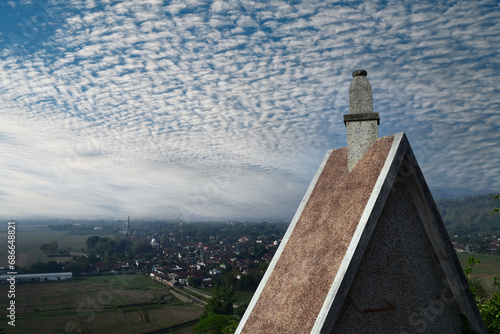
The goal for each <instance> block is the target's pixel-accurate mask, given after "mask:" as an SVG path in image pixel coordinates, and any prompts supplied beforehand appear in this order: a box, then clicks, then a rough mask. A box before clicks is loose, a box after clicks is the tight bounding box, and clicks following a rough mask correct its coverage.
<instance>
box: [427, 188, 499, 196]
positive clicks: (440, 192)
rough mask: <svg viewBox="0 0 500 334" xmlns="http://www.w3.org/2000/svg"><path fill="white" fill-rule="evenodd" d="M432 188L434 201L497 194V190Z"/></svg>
mask: <svg viewBox="0 0 500 334" xmlns="http://www.w3.org/2000/svg"><path fill="white" fill-rule="evenodd" d="M430 188H431V193H432V197H434V199H450V198H462V197H465V196H472V195H481V194H491V193H495V192H496V189H483V190H471V189H468V188H459V187H451V188H447V187H430ZM499 193H500V190H499Z"/></svg>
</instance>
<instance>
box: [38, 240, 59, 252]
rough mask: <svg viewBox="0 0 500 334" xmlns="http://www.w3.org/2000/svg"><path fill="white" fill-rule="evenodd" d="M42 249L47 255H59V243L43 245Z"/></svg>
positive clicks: (53, 242)
mask: <svg viewBox="0 0 500 334" xmlns="http://www.w3.org/2000/svg"><path fill="white" fill-rule="evenodd" d="M40 249H41V250H42V251H43V252H44V253H45V254H47V255H54V254H57V253H58V251H59V246H58V245H57V241H52V242H51V243H49V244H43V245H41V246H40Z"/></svg>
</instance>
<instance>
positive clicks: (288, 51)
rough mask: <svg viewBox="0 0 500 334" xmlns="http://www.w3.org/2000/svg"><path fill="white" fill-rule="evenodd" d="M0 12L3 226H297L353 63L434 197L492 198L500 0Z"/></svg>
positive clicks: (48, 6) (338, 140)
mask: <svg viewBox="0 0 500 334" xmlns="http://www.w3.org/2000/svg"><path fill="white" fill-rule="evenodd" d="M1 9H2V13H4V14H0V15H2V16H4V17H3V18H2V20H3V21H4V22H8V23H9V24H3V25H2V26H0V43H1V44H2V51H1V53H0V72H1V74H0V85H1V89H0V117H1V123H0V147H1V150H2V156H1V158H0V164H1V165H0V166H1V168H2V171H3V172H2V175H0V186H1V190H2V192H1V193H0V212H1V214H2V215H4V216H5V215H9V216H19V215H26V214H31V215H45V216H53V215H56V216H78V217H81V216H96V217H97V216H99V217H109V216H122V215H136V216H142V217H159V218H161V217H163V218H175V217H177V216H178V215H179V214H181V213H182V214H183V216H184V217H187V219H220V218H223V219H226V218H227V219H231V218H236V219H274V218H276V219H289V218H290V217H291V216H292V215H293V213H294V211H295V209H296V207H297V205H298V203H299V201H300V198H301V197H302V195H303V193H304V191H305V189H306V187H307V185H308V183H309V182H310V180H311V179H312V177H313V175H314V172H315V170H316V168H317V166H318V165H319V163H320V162H321V159H322V156H323V155H324V153H325V152H326V150H328V149H331V148H336V147H342V146H345V129H344V125H343V122H342V115H343V114H345V113H347V112H348V87H349V82H350V80H351V78H350V74H351V72H352V71H353V70H356V69H360V68H364V69H366V70H368V73H369V74H368V76H369V79H370V82H371V84H372V87H373V93H374V108H375V111H377V112H379V113H380V114H381V126H380V128H379V131H380V133H381V136H384V135H389V134H392V133H396V132H400V131H405V132H406V133H407V134H408V136H409V138H410V140H411V142H412V144H413V146H414V149H415V151H416V153H417V159H418V160H419V162H420V164H421V166H422V168H423V171H424V174H425V175H426V178H427V180H428V182H429V183H430V185H431V186H445V187H457V186H460V187H467V188H469V189H471V190H479V189H493V190H498V189H499V179H500V168H499V166H500V160H499V159H500V158H499V157H500V155H499V153H500V152H499V151H500V148H499V145H498V143H499V139H500V132H499V131H498V130H499V128H498V127H499V113H498V110H499V107H500V94H499V93H500V82H499V81H498V80H497V79H496V77H495V76H496V73H495V71H494V70H495V69H498V68H499V62H500V57H499V54H498V53H499V49H498V47H497V46H498V45H500V35H499V34H498V30H499V28H500V23H498V22H500V8H499V4H498V3H497V2H496V1H486V0H485V1H476V2H474V3H472V2H470V1H439V2H436V1H421V2H418V3H415V2H412V1H397V2H385V1H370V2H365V3H359V2H350V1H348V2H337V1H293V2H286V1H262V2H259V1H244V0H241V1H213V2H205V1H146V0H142V1H140V0H138V1H111V0H109V1H104V0H103V1H90V0H89V1H76V0H74V1H60V0H59V1H56V0H45V1H39V2H37V1H33V2H22V3H19V4H16V3H8V4H5V5H3V6H2V8H1ZM4 9H5V10H4ZM7 9H8V10H7ZM23 17H24V18H27V20H26V19H23ZM27 22H28V23H29V24H30V25H29V26H27V24H28V23H27Z"/></svg>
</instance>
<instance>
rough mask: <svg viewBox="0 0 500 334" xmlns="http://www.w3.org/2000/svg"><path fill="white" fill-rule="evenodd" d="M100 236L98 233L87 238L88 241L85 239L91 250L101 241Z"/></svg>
mask: <svg viewBox="0 0 500 334" xmlns="http://www.w3.org/2000/svg"><path fill="white" fill-rule="evenodd" d="M99 239H100V238H99V237H98V236H97V235H94V236H91V237H88V238H87V241H85V244H86V245H87V249H88V250H91V249H92V248H94V247H95V245H96V244H97V243H98V242H99Z"/></svg>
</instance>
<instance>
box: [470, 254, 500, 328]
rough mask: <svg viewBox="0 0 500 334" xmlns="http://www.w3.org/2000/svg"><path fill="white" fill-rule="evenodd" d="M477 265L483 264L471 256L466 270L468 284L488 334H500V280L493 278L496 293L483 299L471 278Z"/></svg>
mask: <svg viewBox="0 0 500 334" xmlns="http://www.w3.org/2000/svg"><path fill="white" fill-rule="evenodd" d="M476 263H481V261H479V260H477V259H475V258H474V257H473V256H470V257H469V259H468V261H467V266H466V267H465V268H464V273H465V276H466V277H467V282H468V283H469V287H470V290H471V292H472V295H473V296H474V300H475V301H476V304H477V307H478V308H479V313H480V314H481V317H482V318H483V322H484V325H485V326H486V329H487V330H488V333H492V334H495V333H500V279H499V278H498V277H494V278H493V287H494V289H495V291H494V292H493V294H492V295H491V297H481V296H480V294H479V293H478V289H477V286H476V283H475V282H473V281H472V278H471V274H472V266H473V265H474V264H476Z"/></svg>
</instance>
